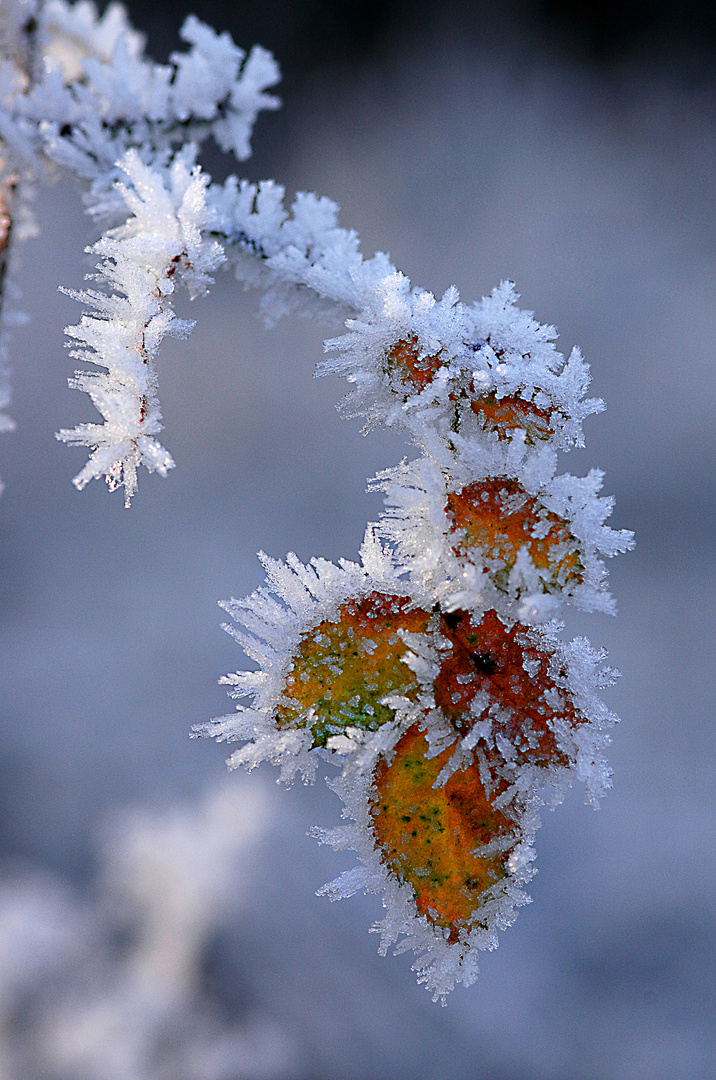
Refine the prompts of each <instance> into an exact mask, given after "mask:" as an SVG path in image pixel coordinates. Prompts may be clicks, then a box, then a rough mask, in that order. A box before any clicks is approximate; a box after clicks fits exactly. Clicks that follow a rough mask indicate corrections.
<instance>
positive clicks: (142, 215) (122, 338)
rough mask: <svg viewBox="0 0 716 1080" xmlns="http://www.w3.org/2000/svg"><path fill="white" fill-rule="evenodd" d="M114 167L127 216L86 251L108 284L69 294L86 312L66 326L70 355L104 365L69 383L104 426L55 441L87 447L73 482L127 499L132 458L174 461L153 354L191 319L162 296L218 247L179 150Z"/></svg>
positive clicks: (161, 467) (198, 180) (202, 279)
mask: <svg viewBox="0 0 716 1080" xmlns="http://www.w3.org/2000/svg"><path fill="white" fill-rule="evenodd" d="M121 166H122V169H123V170H124V172H125V173H126V176H127V178H128V181H129V184H128V185H124V184H122V185H119V189H120V191H121V194H122V196H123V198H124V201H125V203H126V206H127V208H128V209H129V210H130V211H131V216H130V217H129V219H128V220H127V221H126V223H125V224H124V225H123V226H120V227H119V228H116V229H112V230H110V231H109V232H108V233H107V234H105V236H103V237H102V239H101V240H99V241H98V242H97V243H96V244H94V245H93V247H92V248H90V249H89V250H90V251H91V253H92V254H94V255H99V256H100V257H101V261H100V262H99V263H98V266H97V269H98V271H99V273H98V274H97V277H98V278H99V280H100V281H104V282H106V283H107V284H108V285H109V286H110V288H111V289H112V290H113V291H112V293H111V294H107V293H104V292H100V291H99V290H97V289H85V290H83V291H82V292H78V293H71V295H72V296H74V298H75V299H76V300H79V301H80V302H82V303H84V304H86V305H88V306H89V307H90V308H92V309H93V311H92V313H91V314H85V315H83V316H82V318H81V320H80V322H79V324H78V325H77V326H71V327H68V328H67V333H68V334H69V336H70V337H71V338H72V339H73V340H74V341H75V342H77V346H76V347H75V348H74V349H72V356H74V357H76V358H77V359H79V360H81V361H84V362H90V363H92V364H94V365H96V366H98V367H100V368H102V367H103V368H106V371H78V372H77V374H76V376H75V378H74V379H73V380H72V383H71V385H72V386H74V387H76V388H77V389H78V390H84V391H85V392H86V393H88V394H89V396H90V398H91V399H92V402H93V404H94V405H95V406H96V408H97V409H98V410H99V412H100V413H101V414H102V416H103V417H104V424H101V425H100V424H80V425H78V427H76V428H73V429H72V430H67V429H65V430H62V431H60V432H58V435H57V438H58V439H60V440H61V441H62V442H67V443H73V444H75V445H81V446H88V447H90V448H91V449H92V455H91V457H90V459H89V461H88V462H87V464H86V465H85V466H84V468H83V469H82V470H81V472H79V473H78V475H77V476H76V477H75V479H74V483H75V486H76V487H77V488H79V489H82V488H83V487H85V485H86V484H88V483H89V481H90V480H93V479H95V478H97V477H102V476H104V477H105V478H106V480H107V483H108V484H109V486H110V489H114V488H115V487H117V486H118V485H122V486H124V489H125V502H126V504H127V505H129V504H130V502H131V499H132V497H133V495H134V494H135V493H136V490H137V469H138V467H139V466H140V465H144V466H145V467H146V468H147V469H148V470H149V472H155V471H156V472H159V473H160V474H161V475H166V473H167V471H168V470H169V469H171V468H173V466H174V462H173V460H172V458H171V455H170V454H169V453H168V452H167V451H166V450H165V449H164V447H163V446H162V445H161V444H160V443H159V442H158V441H157V439H156V438H155V436H156V435H157V434H158V432H159V431H161V428H162V424H161V411H160V408H159V402H158V400H157V393H156V383H157V379H156V371H155V368H154V357H155V356H156V353H157V350H158V349H159V346H160V344H161V342H162V339H163V338H164V336H165V335H166V334H170V335H173V336H175V337H177V336H178V337H183V336H185V335H186V334H187V333H189V331H190V330H191V327H192V325H193V324H192V323H189V322H186V321H185V320H182V319H177V318H176V316H175V315H174V312H173V311H172V309H171V304H170V297H171V295H172V293H173V292H174V288H175V285H176V282H177V281H181V282H182V283H184V284H185V285H186V286H187V287H188V288H189V291H190V293H191V294H192V295H193V296H197V295H199V294H200V293H201V292H203V291H204V290H205V289H206V286H207V284H209V283H210V282H211V280H212V279H211V277H210V276H209V275H210V273H211V272H212V271H213V270H215V269H216V267H217V266H218V265H219V264H220V263H221V261H222V260H223V252H222V249H221V247H220V245H219V244H218V243H216V241H205V240H204V239H203V237H202V226H203V224H204V217H205V198H204V189H205V184H206V182H205V178H204V177H203V176H202V175H201V173H200V171H199V170H198V168H196V167H195V168H191V167H190V162H189V161H187V160H186V155H185V156H181V155H179V156H177V157H176V158H175V159H174V161H173V163H172V164H171V166H170V167H168V168H167V169H166V170H165V175H164V176H163V177H162V176H160V175H158V174H157V171H156V170H152V169H150V168H148V167H147V166H146V165H143V164H142V162H141V160H140V158H139V155H138V154H137V153H136V151H129V152H128V153H127V154H126V155H125V157H124V159H123V161H122V163H121Z"/></svg>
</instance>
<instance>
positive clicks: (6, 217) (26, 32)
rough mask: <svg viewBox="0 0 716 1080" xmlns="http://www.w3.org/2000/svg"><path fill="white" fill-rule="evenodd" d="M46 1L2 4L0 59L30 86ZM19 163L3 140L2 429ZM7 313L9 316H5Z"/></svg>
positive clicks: (4, 426) (7, 426)
mask: <svg viewBox="0 0 716 1080" xmlns="http://www.w3.org/2000/svg"><path fill="white" fill-rule="evenodd" d="M42 6H43V0H2V3H0V58H1V59H2V61H3V62H4V63H8V64H10V65H11V66H12V68H14V70H15V72H16V77H17V78H18V79H19V80H21V81H22V82H23V84H24V85H25V86H26V87H27V88H28V89H29V88H31V87H32V82H33V77H34V75H35V70H36V65H37V35H38V28H39V19H40V18H41V17H42ZM20 182H21V181H20V176H19V170H18V163H17V162H16V161H15V160H14V157H13V155H12V153H11V151H10V150H9V148H8V147H7V146H6V145H5V144H4V142H3V141H2V140H0V431H8V430H11V429H12V428H13V427H14V424H13V422H12V420H11V419H10V418H9V417H8V416H6V415H4V414H3V412H2V410H3V409H5V408H7V406H8V405H9V404H10V398H11V393H10V381H9V375H8V370H7V364H6V353H7V336H8V335H7V331H6V329H5V326H3V323H7V316H6V312H5V309H6V306H7V298H6V290H7V279H8V272H9V267H10V262H11V258H12V250H13V246H14V235H15V232H16V230H15V227H14V226H15V217H16V213H17V207H18V203H19V200H20V198H21V195H20V193H19V191H18V188H19V185H20ZM3 316H5V318H3Z"/></svg>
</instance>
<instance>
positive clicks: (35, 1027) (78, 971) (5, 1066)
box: [0, 780, 296, 1080]
mask: <svg viewBox="0 0 716 1080" xmlns="http://www.w3.org/2000/svg"><path fill="white" fill-rule="evenodd" d="M270 797H271V796H270V793H269V792H268V791H267V788H266V787H261V786H258V785H257V784H255V783H253V784H251V785H250V786H244V787H243V788H242V787H241V785H239V784H237V783H236V781H235V780H234V781H233V782H232V783H229V782H225V783H223V784H221V785H220V786H218V787H215V788H212V789H211V790H210V791H208V792H207V793H206V794H205V795H204V797H203V799H202V800H201V801H200V802H199V803H198V804H184V805H173V806H170V807H164V808H161V809H156V810H149V809H138V808H130V809H128V810H125V811H123V812H122V813H118V814H116V815H115V817H114V819H113V820H112V822H111V823H110V824H108V825H107V827H106V828H105V832H104V841H103V843H102V844H101V846H100V853H99V866H98V873H97V881H96V887H95V890H94V895H93V898H92V899H88V900H82V899H80V898H79V897H77V896H76V895H73V894H71V893H70V892H69V891H68V890H67V889H66V887H65V886H63V884H62V883H61V881H60V880H59V879H57V878H53V877H51V876H49V875H40V874H37V873H28V872H25V873H19V872H16V873H15V874H14V876H12V877H8V878H7V879H6V880H5V881H3V882H2V883H0V1080H25V1078H27V1077H28V1076H32V1077H33V1078H37V1080H46V1078H47V1080H50V1078H52V1080H55V1078H57V1077H62V1078H63V1080H179V1078H181V1080H236V1078H237V1077H242V1078H244V1077H246V1078H250V1080H279V1078H283V1077H290V1076H295V1075H296V1065H295V1058H296V1052H295V1049H294V1045H293V1041H292V1039H291V1037H290V1036H289V1035H288V1034H287V1032H286V1031H285V1029H284V1027H283V1026H282V1025H281V1024H279V1022H278V1021H277V1020H276V1019H274V1018H273V1017H272V1016H270V1015H268V1014H265V1013H263V1012H261V1011H259V1010H258V1009H256V1008H253V1007H252V1008H250V1009H248V1010H247V1009H246V1008H244V1009H241V1008H237V1009H236V1013H237V1014H238V1015H234V1012H233V1011H232V1010H231V1009H227V1008H226V1003H225V1002H221V1003H220V1004H217V1002H216V1001H215V1000H212V996H211V994H210V993H209V994H207V992H206V990H207V988H206V985H205V982H206V975H205V970H204V969H205V958H206V954H207V949H209V948H210V946H211V944H212V941H213V939H215V937H216V935H217V934H218V933H219V932H220V931H221V929H222V926H226V925H230V924H231V923H232V922H234V921H235V920H236V919H237V918H238V917H239V913H240V912H241V910H242V908H244V907H245V904H246V901H247V898H248V892H249V889H250V886H251V880H252V876H253V874H254V862H253V854H254V851H255V849H256V848H257V846H258V845H260V843H261V841H262V840H265V837H266V833H267V829H268V828H269V826H270V824H271V822H272V820H273V813H272V807H271V804H270Z"/></svg>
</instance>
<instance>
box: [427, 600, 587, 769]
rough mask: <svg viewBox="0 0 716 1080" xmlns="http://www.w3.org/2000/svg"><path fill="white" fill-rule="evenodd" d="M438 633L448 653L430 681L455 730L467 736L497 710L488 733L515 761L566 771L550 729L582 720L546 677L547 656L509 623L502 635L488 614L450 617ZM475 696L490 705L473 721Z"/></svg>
mask: <svg viewBox="0 0 716 1080" xmlns="http://www.w3.org/2000/svg"><path fill="white" fill-rule="evenodd" d="M441 629H442V632H443V634H444V635H445V637H446V638H447V639H448V641H449V642H450V644H451V646H452V648H451V649H450V650H449V651H448V652H446V653H445V655H444V658H443V660H442V663H441V666H440V671H439V673H438V675H437V678H436V679H435V684H434V691H435V702H436V704H437V705H438V706H439V707H440V708H441V709H442V711H443V712H444V714H445V716H446V717H447V719H448V720H449V721H450V723H451V724H452V725H453V727H454V728H455V730H456V731H458V732H460V733H465V732H467V731H469V730H470V728H471V727H472V726H473V724H474V723H475V721H476V720H478V719H481V718H483V717H484V716H485V715H486V714H487V712H488V710H489V709H490V707H491V706H493V705H498V706H500V709H499V712H498V713H497V716H496V718H495V719H494V720H493V731H494V732H495V733H496V734H500V735H502V736H504V737H505V738H507V739H508V740H509V742H510V744H511V745H512V746H513V747H514V750H515V757H516V759H517V760H518V761H520V760H522V761H531V762H532V763H533V764H535V765H541V766H549V765H567V764H568V759H567V756H566V754H565V753H564V751H562V750H560V749H559V748H558V746H557V740H556V738H555V735H554V731H553V728H552V725H553V724H554V722H555V720H557V719H558V718H559V719H562V720H566V721H567V723H568V724H570V726H572V727H574V726H576V725H577V724H581V723H584V720H585V718H584V717H583V716H582V714H581V713H580V712H579V711H578V710H577V708H576V707H575V705H574V702H573V700H572V698H571V696H570V695H569V694H568V693H567V691H566V690H564V689H563V688H561V687H559V686H558V685H557V683H556V682H555V679H554V677H553V676H552V675H551V674H550V670H551V661H552V655H551V654H550V653H549V652H545V651H543V650H541V649H540V648H538V647H537V646H536V645H535V643H534V641H533V640H531V638H530V636H529V631H528V629H527V627H526V626H523V625H522V624H521V623H515V624H514V626H512V627H511V628H510V629H509V630H508V629H507V627H506V626H505V624H504V623H503V622H502V620H501V619H500V617H499V616H498V615H497V613H496V612H494V611H488V612H486V613H485V614H484V615H483V616H482V618H477V617H476V616H474V615H471V614H470V613H468V612H466V611H455V612H452V613H451V614H449V615H444V616H443V619H442V626H441ZM479 692H486V693H487V694H488V695H489V698H490V704H488V705H486V706H485V707H484V708H483V709H482V710H481V712H480V713H479V715H477V716H476V715H474V714H473V713H472V712H471V705H472V702H473V700H474V698H475V695H476V694H478V693H479ZM493 756H494V751H488V757H493Z"/></svg>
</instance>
